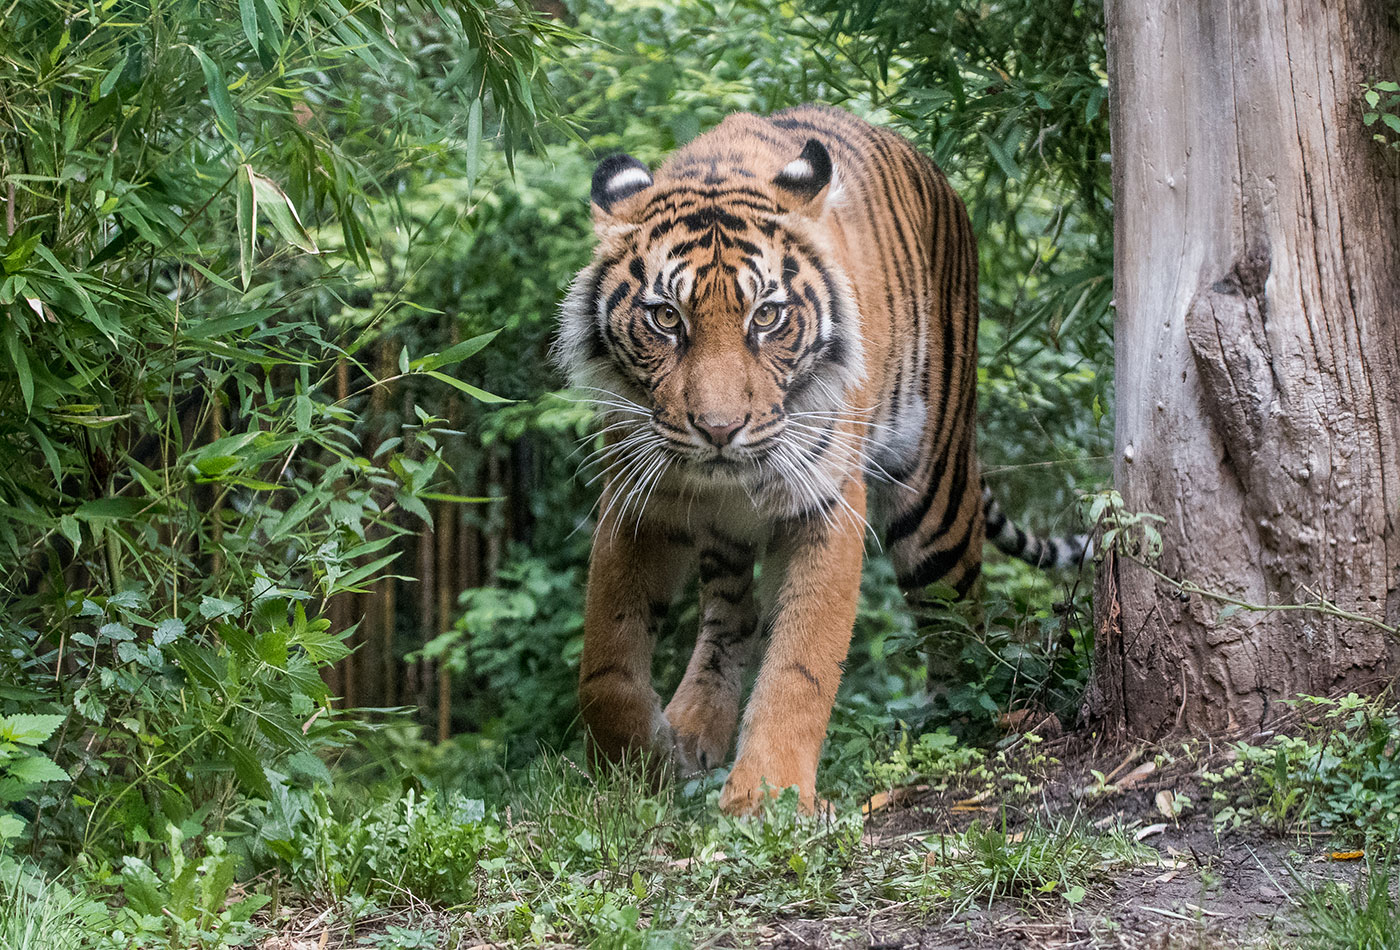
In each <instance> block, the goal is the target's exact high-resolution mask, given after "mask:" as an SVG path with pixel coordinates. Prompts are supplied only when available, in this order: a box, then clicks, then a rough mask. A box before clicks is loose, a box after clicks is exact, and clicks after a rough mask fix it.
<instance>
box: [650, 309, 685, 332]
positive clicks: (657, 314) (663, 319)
mask: <svg viewBox="0 0 1400 950" xmlns="http://www.w3.org/2000/svg"><path fill="white" fill-rule="evenodd" d="M651 319H652V322H653V323H655V324H656V325H657V326H658V327H660V328H661V329H663V330H674V329H675V328H676V327H678V326H680V325H681V312H680V311H679V310H677V309H676V308H675V307H671V306H667V305H666V304H662V305H661V306H658V307H652V308H651Z"/></svg>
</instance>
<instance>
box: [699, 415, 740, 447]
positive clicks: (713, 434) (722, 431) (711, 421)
mask: <svg viewBox="0 0 1400 950" xmlns="http://www.w3.org/2000/svg"><path fill="white" fill-rule="evenodd" d="M748 421H749V417H748V416H744V418H742V419H726V418H724V417H723V416H721V415H717V414H716V413H703V412H702V413H701V414H700V415H698V416H697V415H695V414H694V413H692V414H691V416H690V424H691V425H693V426H695V428H697V429H699V430H700V434H701V435H703V436H704V437H705V438H706V439H708V440H709V441H710V443H711V444H712V445H714V446H715V447H716V448H723V447H724V446H726V445H728V444H729V443H730V442H732V441H734V436H735V435H737V434H738V432H739V430H740V429H742V428H743V427H744V423H746V422H748Z"/></svg>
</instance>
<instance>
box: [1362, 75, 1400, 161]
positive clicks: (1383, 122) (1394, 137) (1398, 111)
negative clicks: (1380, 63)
mask: <svg viewBox="0 0 1400 950" xmlns="http://www.w3.org/2000/svg"><path fill="white" fill-rule="evenodd" d="M1362 98H1363V99H1365V100H1366V111H1365V112H1364V113H1362V116H1361V121H1362V122H1363V123H1365V125H1366V127H1367V128H1369V129H1375V132H1374V134H1373V135H1372V136H1371V137H1372V138H1373V139H1375V140H1376V141H1377V142H1379V143H1380V144H1382V145H1384V146H1385V147H1386V148H1391V149H1396V150H1397V151H1400V83H1395V82H1392V81H1390V80H1381V81H1379V82H1373V83H1367V84H1366V85H1365V86H1363V87H1362Z"/></svg>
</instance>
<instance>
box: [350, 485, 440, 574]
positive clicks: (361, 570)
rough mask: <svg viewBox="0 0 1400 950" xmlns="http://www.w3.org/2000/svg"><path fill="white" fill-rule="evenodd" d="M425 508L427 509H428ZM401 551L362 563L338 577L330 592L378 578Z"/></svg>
mask: <svg viewBox="0 0 1400 950" xmlns="http://www.w3.org/2000/svg"><path fill="white" fill-rule="evenodd" d="M409 497H412V496H409ZM424 510H425V511H426V509H424ZM425 520H426V519H425ZM400 553H402V552H399V551H395V552H394V553H393V554H386V555H385V556H384V557H381V558H379V559H378V560H375V561H371V562H370V563H369V564H362V565H360V566H359V567H357V568H355V569H354V570H353V571H350V572H349V573H347V574H346V575H345V576H344V577H338V578H336V581H335V583H334V584H333V585H332V586H331V590H330V593H332V594H335V593H339V592H341V591H349V590H356V589H360V588H359V585H360V583H361V582H362V581H364V580H366V579H369V580H378V579H379V578H378V577H377V576H376V575H378V573H379V571H380V570H381V569H383V568H385V567H387V566H388V565H390V564H392V563H393V562H394V559H395V558H397V557H398V556H399V554H400Z"/></svg>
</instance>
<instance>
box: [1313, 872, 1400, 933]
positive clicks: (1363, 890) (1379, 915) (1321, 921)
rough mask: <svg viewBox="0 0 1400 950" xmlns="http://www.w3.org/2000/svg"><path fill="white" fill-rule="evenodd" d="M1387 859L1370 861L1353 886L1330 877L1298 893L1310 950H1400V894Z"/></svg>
mask: <svg viewBox="0 0 1400 950" xmlns="http://www.w3.org/2000/svg"><path fill="white" fill-rule="evenodd" d="M1396 885H1397V880H1396V876H1395V874H1394V872H1393V870H1392V868H1391V866H1390V864H1389V862H1388V861H1372V863H1371V864H1370V865H1369V866H1368V867H1367V869H1366V873H1365V875H1364V876H1363V877H1362V879H1361V880H1360V881H1358V882H1357V883H1356V884H1354V885H1346V884H1342V883H1339V882H1336V881H1328V882H1326V883H1325V884H1322V885H1321V886H1318V887H1310V888H1307V889H1305V890H1303V891H1302V892H1301V895H1300V896H1299V898H1298V904H1299V915H1300V917H1301V918H1302V921H1303V922H1304V925H1305V929H1304V931H1303V940H1304V941H1305V944H1304V946H1306V947H1307V948H1309V950H1400V898H1397V895H1396Z"/></svg>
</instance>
